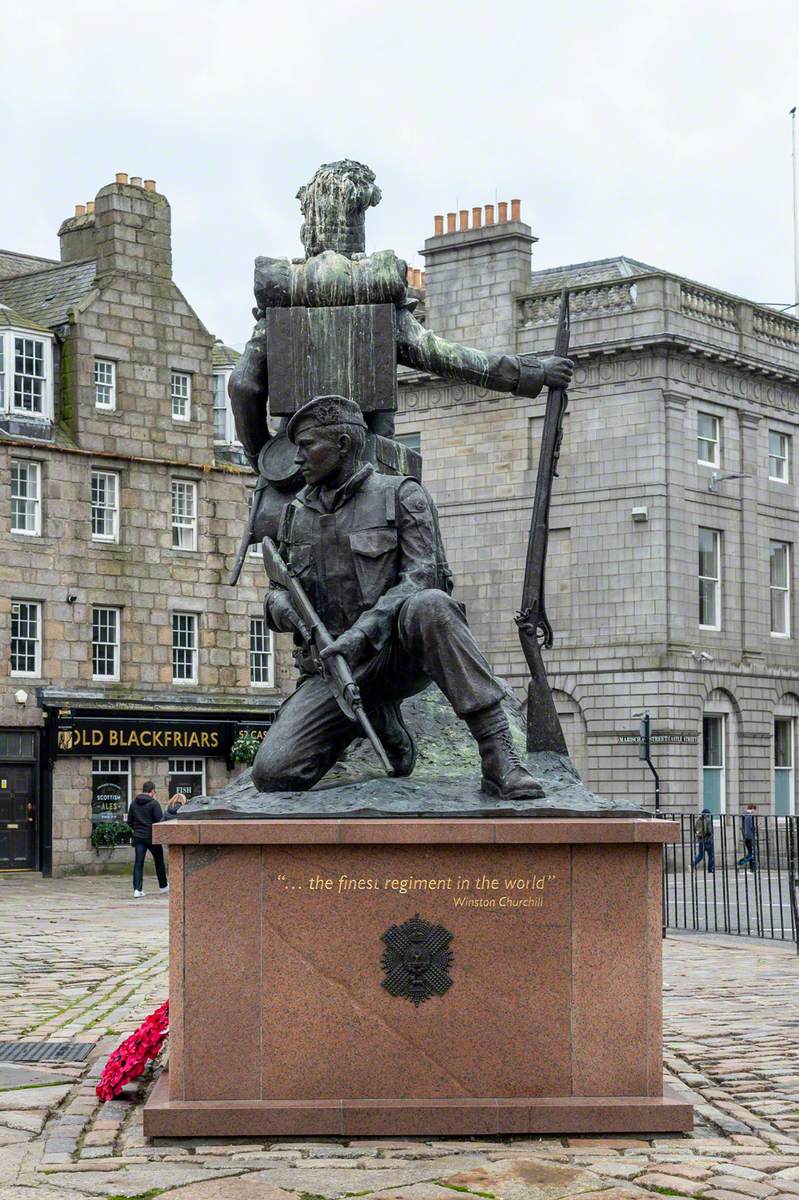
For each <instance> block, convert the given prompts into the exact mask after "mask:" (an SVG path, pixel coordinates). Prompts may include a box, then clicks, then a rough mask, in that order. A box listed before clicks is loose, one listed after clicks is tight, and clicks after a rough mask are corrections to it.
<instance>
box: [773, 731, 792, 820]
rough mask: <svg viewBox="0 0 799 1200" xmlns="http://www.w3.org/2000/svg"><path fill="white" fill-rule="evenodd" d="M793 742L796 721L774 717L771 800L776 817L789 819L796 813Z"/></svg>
mask: <svg viewBox="0 0 799 1200" xmlns="http://www.w3.org/2000/svg"><path fill="white" fill-rule="evenodd" d="M795 740H796V719H795V718H794V717H775V718H774V780H773V800H774V815H775V816H776V817H791V816H793V815H794V813H795V811H796V784H795V777H794V761H795V756H794V746H795Z"/></svg>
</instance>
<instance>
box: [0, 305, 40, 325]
mask: <svg viewBox="0 0 799 1200" xmlns="http://www.w3.org/2000/svg"><path fill="white" fill-rule="evenodd" d="M0 329H35V330H36V331H37V332H39V333H47V329H45V327H44V325H39V324H38V323H37V322H36V321H34V320H32V319H31V318H30V317H27V316H25V314H24V313H20V312H17V310H16V309H15V308H10V307H9V305H8V304H3V303H2V302H0Z"/></svg>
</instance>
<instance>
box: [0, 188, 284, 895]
mask: <svg viewBox="0 0 799 1200" xmlns="http://www.w3.org/2000/svg"><path fill="white" fill-rule="evenodd" d="M59 237H60V245H61V255H60V260H58V261H55V260H45V259H37V258H34V257H32V256H29V255H25V254H20V253H17V252H0V350H1V351H2V359H1V360H0V385H1V386H0V579H1V580H2V584H0V645H2V647H3V649H2V652H0V673H2V685H3V686H2V690H1V691H0V866H5V867H9V866H10V867H22V868H25V867H29V868H30V867H32V868H37V869H40V870H45V871H50V870H52V871H53V873H59V872H61V871H64V870H67V869H74V868H81V867H84V868H90V867H91V865H92V864H93V863H94V862H95V861H96V852H95V850H94V849H93V847H92V844H91V836H92V830H93V827H94V826H95V825H96V824H97V823H98V822H99V821H102V820H104V819H105V818H106V817H108V815H109V814H114V813H117V812H121V811H124V809H125V808H126V806H127V803H128V802H129V800H130V798H131V797H132V796H133V795H134V794H135V791H136V790H137V788H138V787H140V785H141V783H142V782H143V781H144V780H145V779H147V778H152V779H153V780H154V781H155V782H156V784H157V786H158V788H159V796H160V798H161V799H163V798H164V797H165V795H166V794H168V793H169V792H170V791H174V790H182V791H185V792H198V791H200V790H205V789H206V788H214V787H218V786H219V785H220V784H222V783H223V782H225V781H226V780H227V778H228V777H229V774H230V771H231V769H232V763H231V759H230V747H231V744H232V742H233V740H234V739H235V737H236V736H237V734H238V732H239V731H240V730H242V729H247V728H252V729H253V730H254V731H256V733H258V732H262V731H263V730H264V729H265V728H266V727H267V725H268V722H269V721H270V719H271V717H272V714H273V712H274V710H275V708H276V707H277V704H278V698H279V693H280V685H281V682H282V681H283V676H285V675H286V674H287V670H288V668H287V664H286V663H285V662H283V661H282V659H281V655H280V654H279V653H278V654H277V655H276V654H275V650H274V647H273V645H272V642H271V640H270V637H269V634H268V631H267V630H266V628H265V626H264V623H263V612H262V607H261V598H262V593H263V569H262V567H261V564H260V562H259V560H258V558H257V557H256V556H253V555H251V556H248V558H247V561H246V565H245V567H244V570H243V572H242V575H241V578H240V580H239V583H238V586H237V587H235V588H233V587H231V586H229V585H228V583H227V578H228V572H229V570H230V566H231V564H232V561H233V557H234V554H235V550H236V548H237V546H238V542H239V539H240V537H241V533H242V530H243V527H244V525H245V519H246V512H247V503H248V498H249V493H250V489H251V484H252V475H251V472H250V471H249V468H246V467H244V466H242V465H241V461H242V460H241V456H240V453H239V452H238V449H237V447H236V445H235V442H234V434H233V432H232V425H231V423H230V419H229V412H228V411H223V410H224V409H225V402H224V394H225V385H226V377H227V375H228V374H229V371H230V369H231V368H232V365H233V362H234V360H235V354H234V353H233V352H232V351H230V350H229V349H228V348H227V347H224V346H222V345H221V343H218V342H215V339H214V338H213V337H212V336H211V334H210V333H209V332H208V331H207V330H206V328H205V327H204V326H203V324H202V321H201V320H200V318H199V317H198V316H197V315H196V314H195V312H194V311H193V310H192V308H191V306H190V305H189V303H188V302H187V300H186V299H185V298H184V296H183V295H182V293H181V292H180V290H179V288H178V287H177V286H176V284H175V283H174V281H173V279H172V261H171V233H170V208H169V204H168V203H167V200H166V198H165V197H164V196H162V195H160V194H159V193H158V192H157V191H156V189H155V184H154V183H153V182H152V181H149V180H148V181H142V180H140V179H136V178H134V179H130V180H129V179H128V177H127V176H124V175H118V176H117V178H116V181H115V182H114V183H112V184H110V185H108V186H107V187H103V188H101V189H100V191H99V192H98V193H97V196H96V198H95V200H94V202H92V203H90V204H88V205H79V206H77V207H76V212H75V216H73V217H71V218H70V219H68V220H66V221H64V223H63V224H62V226H61V228H60V230H59ZM281 664H282V665H281ZM281 672H282V674H281Z"/></svg>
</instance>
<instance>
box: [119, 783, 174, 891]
mask: <svg viewBox="0 0 799 1200" xmlns="http://www.w3.org/2000/svg"><path fill="white" fill-rule="evenodd" d="M163 816H164V814H163V812H162V811H161V805H160V804H159V803H158V801H157V800H156V798H155V784H154V783H153V782H152V781H151V780H149V779H148V780H147V782H146V783H145V784H144V785H143V786H142V790H141V792H140V793H139V795H138V796H137V797H136V799H135V800H134V801H133V803H132V804H131V806H130V808H129V809H128V825H129V826H130V828H131V830H132V831H133V850H134V854H135V857H134V860H133V895H134V896H136V897H139V896H143V895H144V892H143V891H142V882H143V877H144V859H145V857H146V855H147V851H148V850H149V851H150V853H151V854H152V856H153V862H154V863H155V873H156V875H157V876H158V887H159V890H160V891H162V892H168V891H169V883H168V882H167V877H166V865H165V863H164V848H163V846H154V845H153V825H157V824H158V822H159V821H161V820H163Z"/></svg>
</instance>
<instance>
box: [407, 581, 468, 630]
mask: <svg viewBox="0 0 799 1200" xmlns="http://www.w3.org/2000/svg"><path fill="white" fill-rule="evenodd" d="M457 609H458V604H457V601H456V600H453V599H452V596H450V595H449V594H448V593H447V592H442V591H439V589H438V588H425V589H424V591H421V592H417V593H416V594H415V595H414V596H411V597H409V599H408V600H406V601H405V604H404V605H403V608H402V618H403V621H404V623H405V624H406V627H407V628H409V629H411V628H414V627H417V628H418V627H419V626H420V625H429V624H442V623H443V622H446V621H448V620H449V619H450V617H451V616H452V614H453V612H455V611H457Z"/></svg>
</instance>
